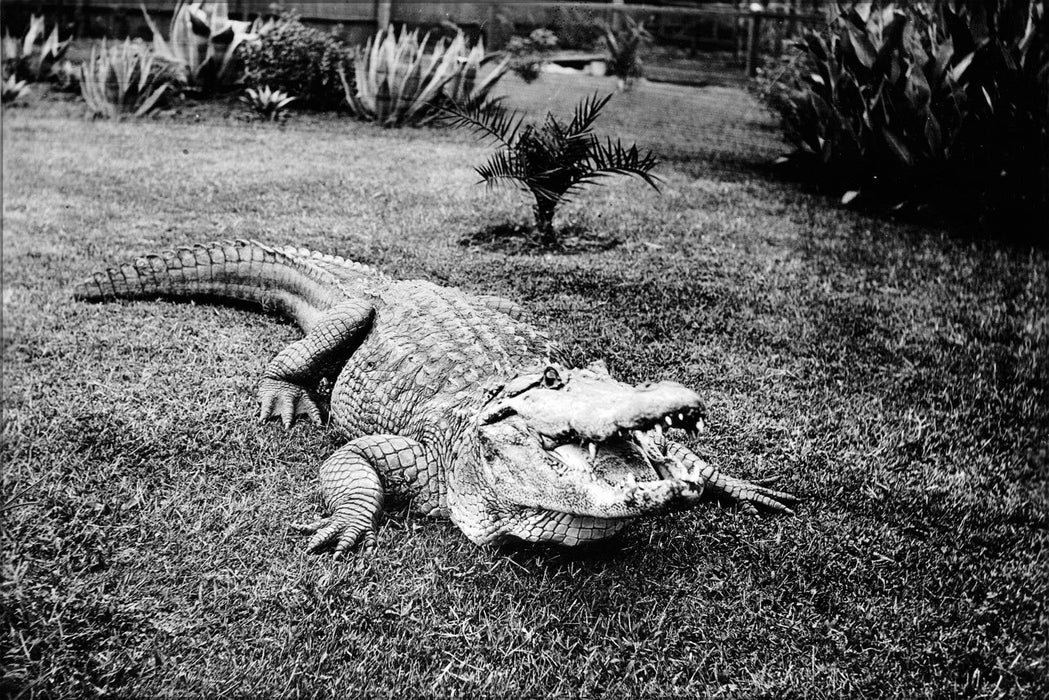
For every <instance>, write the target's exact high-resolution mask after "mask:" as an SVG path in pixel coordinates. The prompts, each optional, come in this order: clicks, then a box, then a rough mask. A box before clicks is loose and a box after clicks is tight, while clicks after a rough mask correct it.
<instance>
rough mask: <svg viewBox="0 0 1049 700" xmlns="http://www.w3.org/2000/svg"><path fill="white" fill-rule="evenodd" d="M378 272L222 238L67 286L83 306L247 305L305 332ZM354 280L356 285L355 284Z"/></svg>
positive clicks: (291, 250) (301, 251)
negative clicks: (119, 302) (141, 302)
mask: <svg viewBox="0 0 1049 700" xmlns="http://www.w3.org/2000/svg"><path fill="white" fill-rule="evenodd" d="M380 278H381V275H380V274H379V273H378V272H376V271H374V270H372V269H371V268H368V267H366V266H364V265H360V264H358V263H353V262H350V261H347V260H344V259H343V258H339V257H336V256H331V255H324V254H321V253H314V252H310V251H308V250H305V249H298V248H274V247H272V246H267V245H264V244H262V243H258V242H256V241H228V242H222V243H212V244H208V245H195V246H192V247H186V248H177V249H175V250H170V251H164V252H163V253H159V254H154V255H146V256H144V257H141V258H138V259H137V260H136V261H135V262H134V263H128V264H123V265H120V266H118V267H111V268H108V269H106V270H104V271H102V272H96V273H95V274H94V275H92V276H91V277H89V278H88V279H86V280H84V281H82V282H80V283H79V284H77V285H76V286H75V287H74V290H73V296H74V298H76V299H81V300H84V301H107V300H112V299H149V300H152V299H157V298H169V299H187V300H188V299H194V300H209V299H217V300H225V301H236V302H247V303H249V304H253V305H256V306H260V307H262V308H263V310H266V311H275V312H277V313H280V314H281V315H283V316H286V317H288V318H291V319H293V320H295V321H296V322H297V323H298V324H299V325H300V326H301V327H303V328H304V329H306V330H308V329H309V327H310V326H311V325H312V323H313V321H315V320H316V318H317V317H318V316H319V315H320V314H321V313H322V312H323V311H324V310H326V309H328V308H329V307H331V306H332V305H333V304H336V303H338V302H339V301H341V300H343V299H345V298H346V296H347V294H348V293H352V291H351V290H350V288H351V287H352V288H356V289H359V288H360V284H359V283H361V282H367V281H369V280H377V279H380ZM355 283H357V284H355Z"/></svg>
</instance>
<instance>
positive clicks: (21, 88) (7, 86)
mask: <svg viewBox="0 0 1049 700" xmlns="http://www.w3.org/2000/svg"><path fill="white" fill-rule="evenodd" d="M29 92H30V91H29V84H28V83H27V82H26V81H24V80H19V79H18V78H17V77H16V76H14V75H10V76H8V77H7V78H5V79H4V82H3V94H2V96H0V102H3V104H5V105H6V104H8V103H11V102H14V101H16V100H20V99H22V98H23V97H25V96H26V95H28V94H29Z"/></svg>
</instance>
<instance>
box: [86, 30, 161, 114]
mask: <svg viewBox="0 0 1049 700" xmlns="http://www.w3.org/2000/svg"><path fill="white" fill-rule="evenodd" d="M169 87H171V77H170V74H169V73H168V72H167V71H166V70H164V68H162V67H158V66H157V65H156V62H155V58H154V55H153V51H152V50H151V49H150V48H149V47H148V46H147V45H145V44H143V43H142V42H141V41H134V42H132V41H131V40H130V39H127V40H125V41H124V42H123V43H118V44H115V45H112V46H108V45H107V44H106V41H105V40H104V39H103V40H102V42H101V43H100V44H98V45H96V46H94V47H92V48H91V54H90V56H89V57H88V60H87V62H86V63H85V64H83V65H82V66H81V67H80V94H81V95H82V96H83V97H84V101H85V102H87V106H88V109H90V110H91V114H92V115H94V116H101V117H106V118H109V119H119V118H120V117H122V116H125V115H128V114H131V115H133V116H135V117H141V116H143V115H144V114H147V113H148V112H149V111H150V110H152V109H154V108H155V107H156V106H157V102H158V101H159V100H160V98H161V97H162V96H163V95H164V93H165V92H166V91H167V90H168V88H169Z"/></svg>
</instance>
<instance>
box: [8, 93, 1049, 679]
mask: <svg viewBox="0 0 1049 700" xmlns="http://www.w3.org/2000/svg"><path fill="white" fill-rule="evenodd" d="M603 87H605V84H604V83H599V82H597V81H594V82H587V81H584V80H577V79H558V78H544V81H543V82H541V83H539V84H538V85H537V86H533V87H529V88H528V90H529V91H530V92H518V93H517V94H516V95H515V98H514V99H515V100H519V101H520V103H521V104H522V105H523V106H528V107H530V108H531V109H533V110H536V111H538V110H541V109H542V108H544V107H545V105H547V104H550V105H565V106H570V105H571V104H572V103H573V101H574V100H575V99H576V97H578V96H579V95H582V94H587V93H589V92H591V91H593V89H595V88H598V89H600V88H603ZM680 90H681V89H680V88H673V89H666V88H664V87H662V86H655V85H652V86H643V87H642V88H640V89H639V90H638V91H637V92H635V93H633V94H630V95H626V96H617V97H616V98H615V99H614V100H613V102H612V104H611V105H610V107H609V113H608V115H607V119H606V120H605V122H604V123H603V124H600V123H599V128H605V129H607V130H608V131H609V132H610V133H611V134H612V135H613V136H624V137H628V138H631V139H632V138H638V139H639V140H641V141H642V142H643V143H645V144H647V145H650V146H652V147H654V148H656V149H657V150H658V151H659V153H660V154H662V155H663V156H664V157H665V158H666V160H667V162H666V164H665V165H664V166H662V167H661V169H660V171H659V173H660V175H661V177H662V178H663V179H664V185H663V191H662V194H657V193H655V192H653V191H651V190H649V189H648V188H646V187H644V186H643V185H642V184H640V183H638V182H635V181H626V180H609V181H608V182H607V185H606V186H605V187H602V188H597V189H594V190H591V191H590V192H588V193H586V194H584V195H582V196H580V197H578V198H577V200H576V201H575V202H574V203H573V204H572V205H570V206H569V207H567V208H566V210H565V211H564V213H563V215H562V218H561V219H560V220H561V221H562V222H565V223H572V224H574V225H577V226H581V227H584V228H587V229H589V230H590V231H591V233H592V234H603V235H606V236H608V237H612V238H616V239H618V240H619V245H618V246H616V247H613V248H610V249H608V250H603V251H600V252H584V253H578V254H571V255H568V254H514V255H506V254H502V253H499V252H493V251H490V250H488V249H486V248H480V247H464V246H462V245H460V244H459V243H458V241H459V240H460V239H464V238H470V237H471V236H472V235H473V234H476V232H478V231H480V230H482V229H484V228H485V227H487V226H490V225H492V224H497V223H502V222H504V221H525V220H526V219H527V216H528V205H527V202H526V201H525V200H524V199H523V198H521V197H520V196H518V195H517V194H516V193H514V192H512V191H497V192H494V193H487V194H486V193H485V191H484V189H483V188H481V187H478V186H475V184H474V183H475V181H476V179H477V177H476V174H475V173H474V172H473V171H472V166H473V165H475V164H477V163H479V162H481V160H482V159H483V158H484V157H485V155H486V154H487V152H488V151H487V150H486V149H484V148H483V147H481V146H478V145H477V144H476V143H475V142H473V141H472V140H470V139H469V138H468V137H466V136H464V135H461V134H447V133H440V132H432V131H427V130H422V131H419V130H407V131H403V132H391V131H383V130H381V129H376V128H372V127H368V126H364V125H358V124H354V123H352V122H350V121H348V120H332V119H325V118H316V117H306V116H296V117H293V119H292V121H291V122H290V123H289V124H288V125H287V126H286V127H283V128H279V127H275V126H271V125H250V124H242V123H239V122H238V121H237V120H236V119H234V118H232V117H227V116H226V115H225V113H223V112H222V110H221V109H211V111H208V110H207V109H204V116H203V118H202V119H201V121H200V122H197V121H195V119H194V117H193V110H192V109H186V110H183V114H182V115H181V116H179V117H177V118H173V117H167V116H165V117H159V118H157V119H156V120H146V121H141V122H128V123H123V124H111V123H104V122H89V121H83V120H81V119H80V118H79V117H78V116H77V115H78V111H77V108H75V106H72V105H63V104H58V105H56V104H54V103H44V104H36V105H34V106H31V107H29V108H27V109H19V110H7V111H5V113H4V123H3V139H4V141H3V146H4V173H3V174H4V181H3V206H4V209H3V225H4V230H3V234H4V235H3V263H4V269H3V448H2V458H3V477H2V486H3V498H4V505H3V583H2V589H0V590H2V596H3V599H2V600H3V606H2V607H3V612H2V615H3V634H4V637H5V650H4V657H3V669H4V670H3V674H4V676H3V683H4V691H5V694H17V693H23V694H24V695H26V696H44V695H46V696H84V695H90V694H94V693H106V694H113V695H123V696H153V695H160V694H168V695H207V696H228V695H237V696H257V695H278V696H296V695H307V696H314V695H327V696H347V695H351V694H358V693H366V694H368V695H389V696H398V697H400V696H419V695H431V694H462V695H466V696H476V695H483V694H489V695H497V696H504V695H510V696H533V697H534V696H543V695H553V696H566V695H585V696H591V695H594V696H613V697H626V696H635V695H650V696H660V697H663V696H697V695H700V696H703V695H729V696H740V697H753V696H788V697H794V696H799V695H812V696H842V695H847V696H859V695H897V696H903V697H914V696H923V695H924V696H952V695H967V696H991V697H993V696H1005V695H1010V696H1016V697H1043V696H1045V695H1046V693H1049V682H1047V680H1046V678H1047V668H1046V657H1047V645H1046V629H1047V622H1049V620H1047V616H1046V602H1045V601H1046V599H1047V597H1049V582H1047V578H1049V573H1047V568H1049V567H1047V564H1049V562H1047V561H1046V541H1047V537H1046V528H1047V517H1046V513H1047V508H1049V496H1047V490H1049V489H1047V478H1046V477H1047V461H1049V460H1047V447H1046V445H1047V427H1046V426H1047V425H1049V408H1047V397H1046V387H1047V386H1049V376H1047V375H1049V371H1047V366H1049V365H1047V360H1049V319H1047V301H1049V300H1047V295H1049V292H1047V288H1049V263H1047V260H1046V257H1045V255H1044V254H1043V253H1039V252H1030V251H1023V250H1014V249H1007V248H1002V247H998V246H995V245H994V244H979V245H976V244H967V243H962V242H958V241H956V240H954V239H952V238H950V237H948V236H945V235H944V234H943V232H941V231H938V230H932V229H922V228H918V227H914V226H906V225H900V224H896V223H892V222H887V221H884V220H875V219H870V218H865V217H863V216H861V215H858V214H853V213H850V212H846V211H842V210H840V209H838V208H836V207H835V206H834V205H833V203H831V202H828V201H827V200H824V199H819V198H816V197H813V196H810V195H808V194H805V193H802V192H800V191H798V189H797V188H796V187H794V186H792V185H784V184H779V183H777V182H775V181H773V180H771V179H769V178H767V177H766V176H765V175H764V174H763V171H762V170H761V168H760V163H762V162H764V161H767V160H768V159H769V158H770V157H773V156H775V155H776V153H777V152H778V151H779V150H780V149H781V148H782V147H781V146H780V144H778V142H777V141H776V139H775V135H774V132H773V130H772V128H771V125H770V124H769V123H768V122H767V121H765V120H764V117H763V116H762V114H761V111H760V108H758V106H757V105H755V104H754V103H752V102H751V101H750V100H749V99H748V98H747V97H746V96H745V95H744V94H743V93H741V92H737V91H733V90H728V89H723V88H718V89H713V90H698V91H694V92H691V93H688V92H680ZM544 96H545V97H544ZM234 237H252V238H260V239H263V240H266V241H271V242H274V243H281V244H283V243H296V244H299V245H304V246H308V247H311V248H315V249H318V250H322V251H326V252H333V253H340V254H343V255H347V256H349V257H353V258H355V259H358V260H361V261H364V262H367V263H371V264H374V265H377V266H379V267H381V268H382V269H383V270H385V271H387V272H388V273H390V274H392V275H395V276H399V277H405V278H409V277H411V278H424V279H428V280H432V281H435V282H439V283H442V284H449V285H457V286H461V287H464V288H466V289H470V290H477V291H483V292H488V293H496V294H502V295H504V296H507V297H510V298H512V299H515V300H517V301H519V302H521V303H523V304H524V305H525V306H526V307H528V308H529V309H531V310H532V311H533V312H534V314H535V316H536V318H537V319H538V321H539V323H541V324H542V325H543V326H545V327H546V328H547V329H548V330H549V332H550V333H551V335H552V336H554V337H555V338H557V339H558V340H560V341H561V342H562V343H563V344H564V345H565V346H566V347H567V348H569V350H570V353H571V355H572V357H573V358H575V359H577V360H578V361H583V360H585V359H593V358H596V357H605V358H608V360H609V364H610V367H611V368H612V371H613V373H615V374H616V375H618V376H619V377H621V378H623V379H625V380H629V381H641V380H650V379H658V378H669V379H674V380H678V381H681V382H684V383H686V384H689V385H692V386H695V387H697V388H698V389H699V390H700V391H701V392H702V393H703V395H704V396H705V397H706V399H707V400H708V404H709V408H710V414H711V420H710V431H709V432H708V434H707V435H706V436H704V437H703V438H702V439H701V440H700V441H699V442H698V443H697V444H696V448H697V449H698V450H699V451H700V452H701V454H704V455H706V456H708V457H710V458H711V459H713V460H716V461H717V462H718V463H719V464H720V465H722V466H723V467H724V468H725V469H726V470H728V471H730V472H732V473H734V474H737V475H740V476H743V477H750V478H759V477H766V476H770V475H778V476H780V477H781V481H780V486H781V487H782V488H783V489H785V490H789V491H793V492H795V493H798V494H799V495H802V496H804V497H805V499H806V500H805V501H804V503H802V504H801V505H800V506H799V508H798V509H797V510H798V512H797V515H796V516H794V517H781V518H764V519H760V518H752V517H748V516H745V515H742V514H739V513H736V512H734V511H731V510H719V509H717V508H715V507H710V508H704V509H699V510H695V511H692V512H689V513H682V514H674V515H668V516H665V517H661V518H655V519H649V520H644V521H639V522H638V523H636V525H635V526H633V527H632V528H631V529H630V530H628V531H627V532H626V533H625V534H624V535H622V536H620V537H618V538H617V539H615V540H613V541H612V542H610V543H609V544H608V545H606V546H601V547H592V548H589V549H584V550H578V551H570V550H563V549H551V548H528V547H523V548H517V549H503V550H493V549H485V548H478V547H475V546H473V545H471V544H470V543H469V542H468V541H467V540H466V539H465V538H464V537H463V536H462V535H461V534H460V533H459V531H458V530H457V529H456V528H455V527H454V526H453V525H451V524H450V523H449V522H447V521H431V520H427V519H424V518H420V517H416V516H405V515H404V514H399V515H398V514H395V515H393V516H391V517H389V518H387V519H385V520H384V522H383V526H382V530H381V532H380V536H379V541H380V546H379V549H378V551H377V552H376V553H375V555H374V556H373V557H370V558H368V559H366V560H359V561H355V562H350V563H335V562H332V561H331V560H330V559H329V558H327V557H321V556H312V555H307V554H305V553H304V551H303V544H304V542H303V538H302V537H301V536H299V535H296V534H294V533H291V532H289V530H288V528H287V524H288V523H289V522H299V521H304V520H308V519H310V518H312V517H314V516H315V515H316V513H317V512H318V508H319V505H318V494H317V488H316V470H317V466H318V465H319V463H320V462H321V460H322V459H323V458H324V457H325V456H327V455H328V454H330V453H331V452H332V451H333V450H334V449H335V448H336V446H337V445H338V444H340V438H339V436H338V435H336V434H334V433H333V432H331V431H329V430H327V429H325V428H321V427H317V426H313V425H299V426H297V427H295V428H294V429H293V430H292V431H290V432H283V431H282V430H280V429H278V428H277V427H276V426H275V425H273V424H269V425H259V424H258V423H257V422H256V420H255V418H254V413H255V406H254V402H255V398H254V391H255V386H256V382H257V380H258V378H259V377H260V374H261V372H262V370H263V367H264V365H265V363H266V362H267V360H268V359H269V358H270V357H271V356H272V355H273V354H275V353H276V352H277V351H279V350H280V349H281V348H282V347H283V346H284V345H285V344H286V343H288V342H290V341H292V340H294V339H295V338H297V337H298V333H297V331H296V330H295V329H294V328H292V327H291V326H289V325H287V324H285V323H283V322H281V321H279V320H276V319H273V318H270V317H264V316H259V315H254V314H250V313H246V312H244V311H242V310H235V309H226V308H222V307H214V306H196V305H176V304H169V303H130V304H127V303H125V304H105V305H88V304H81V303H75V302H73V301H72V300H71V299H70V291H71V290H70V285H71V284H72V283H73V282H75V281H76V280H77V279H79V278H81V277H83V276H85V275H87V274H89V273H90V272H91V271H93V270H95V269H98V268H99V267H100V266H102V265H103V264H104V263H105V262H108V261H118V260H127V259H129V258H131V257H133V256H135V255H137V254H140V253H144V252H148V251H151V250H155V249H161V248H165V247H170V246H174V245H177V244H181V243H186V242H194V241H210V240H215V239H224V238H234Z"/></svg>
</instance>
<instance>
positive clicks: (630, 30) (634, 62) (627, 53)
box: [601, 15, 652, 89]
mask: <svg viewBox="0 0 1049 700" xmlns="http://www.w3.org/2000/svg"><path fill="white" fill-rule="evenodd" d="M622 19H623V21H624V23H625V24H624V26H623V28H622V29H619V30H617V29H613V28H612V27H611V26H609V25H607V24H602V25H601V31H602V32H603V34H604V36H603V37H602V41H603V43H604V45H605V49H606V50H607V51H608V74H609V75H614V76H615V77H617V78H619V84H620V87H621V88H627V89H628V88H629V87H630V86H631V85H632V84H633V82H634V81H635V80H637V79H638V78H640V77H641V76H642V74H643V73H644V64H643V62H642V60H641V51H642V49H644V47H645V46H646V45H648V44H650V43H651V42H652V35H651V34H650V33H649V32H648V30H647V29H645V23H644V22H638V21H637V20H635V19H634V18H633V17H631V16H630V15H625V16H624V17H623V18H622Z"/></svg>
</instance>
